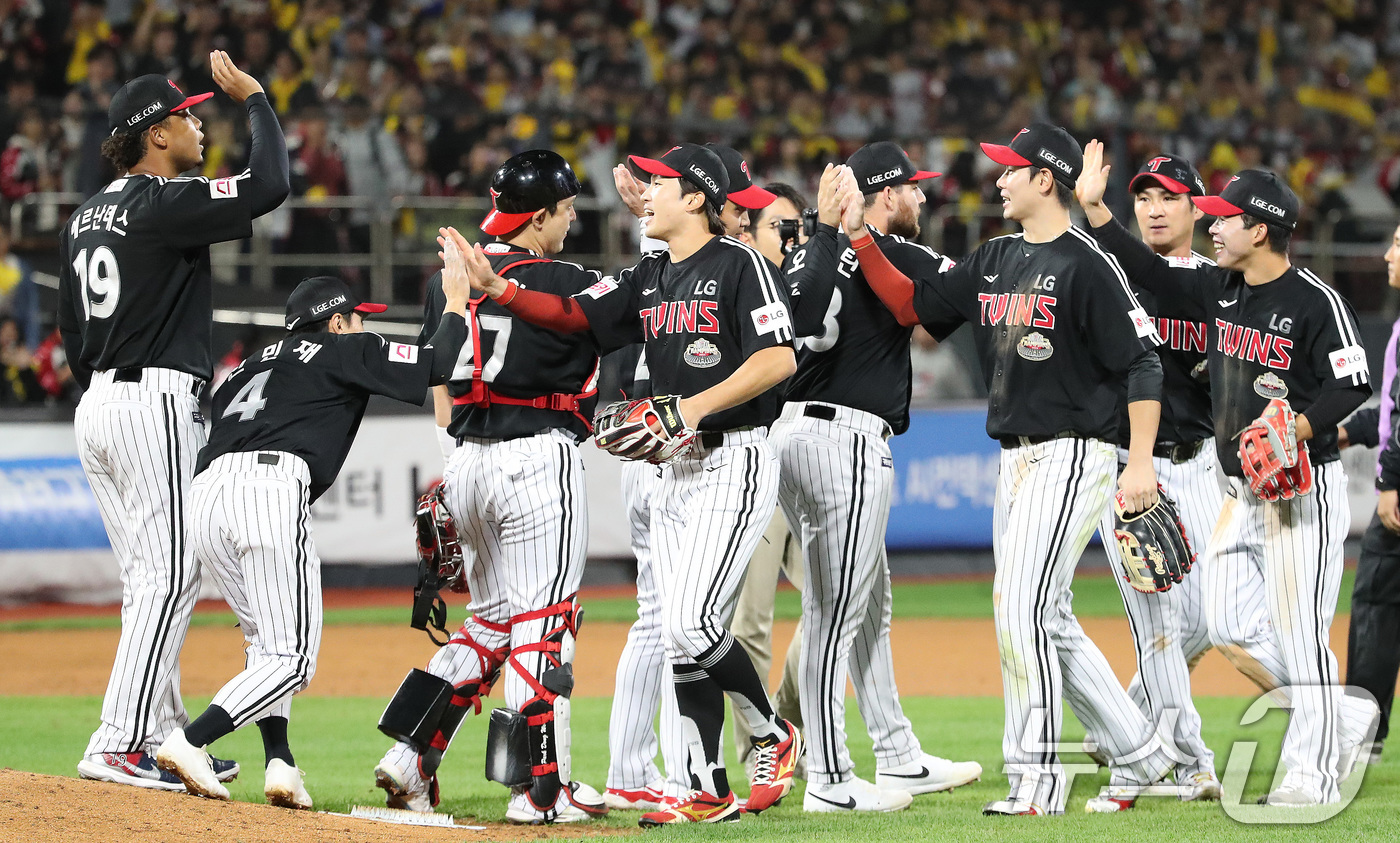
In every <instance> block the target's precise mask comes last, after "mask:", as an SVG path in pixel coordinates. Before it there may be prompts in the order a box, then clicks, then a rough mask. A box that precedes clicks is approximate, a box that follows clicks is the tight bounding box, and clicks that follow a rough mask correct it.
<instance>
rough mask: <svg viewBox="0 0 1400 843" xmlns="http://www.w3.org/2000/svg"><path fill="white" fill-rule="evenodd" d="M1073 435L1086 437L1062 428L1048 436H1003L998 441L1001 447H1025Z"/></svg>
mask: <svg viewBox="0 0 1400 843" xmlns="http://www.w3.org/2000/svg"><path fill="white" fill-rule="evenodd" d="M1075 437H1078V438H1081V439H1085V438H1088V437H1084V436H1080V435H1079V434H1078V433H1076V432H1075V431H1073V430H1062V431H1060V432H1059V433H1055V434H1051V435H1049V436H1003V437H1001V439H999V440H998V441H999V442H1001V447H1003V448H1026V447H1029V446H1031V445H1039V444H1041V443H1043V442H1052V441H1054V440H1056V439H1072V438H1075Z"/></svg>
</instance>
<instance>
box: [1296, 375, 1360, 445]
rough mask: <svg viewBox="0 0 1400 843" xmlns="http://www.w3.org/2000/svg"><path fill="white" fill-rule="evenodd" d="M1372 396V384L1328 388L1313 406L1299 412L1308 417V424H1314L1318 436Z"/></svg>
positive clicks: (1314, 432) (1315, 433)
mask: <svg viewBox="0 0 1400 843" xmlns="http://www.w3.org/2000/svg"><path fill="white" fill-rule="evenodd" d="M1370 397H1371V385H1370V384H1364V385H1362V386H1349V387H1346V388H1345V389H1328V390H1324V391H1323V392H1322V394H1321V395H1319V396H1317V400H1316V401H1314V402H1313V404H1312V406H1311V407H1309V408H1307V409H1306V410H1299V411H1298V412H1299V413H1300V414H1302V415H1305V416H1307V417H1308V424H1309V425H1311V426H1312V429H1313V435H1314V436H1316V435H1317V434H1318V433H1319V432H1321V431H1324V430H1331V429H1332V428H1334V427H1336V426H1337V424H1338V423H1339V422H1340V421H1341V420H1342V419H1344V418H1346V417H1347V416H1349V415H1351V414H1352V413H1353V412H1355V411H1356V408H1357V407H1360V406H1361V405H1362V404H1364V403H1366V399H1367V398H1370ZM1348 432H1350V431H1348Z"/></svg>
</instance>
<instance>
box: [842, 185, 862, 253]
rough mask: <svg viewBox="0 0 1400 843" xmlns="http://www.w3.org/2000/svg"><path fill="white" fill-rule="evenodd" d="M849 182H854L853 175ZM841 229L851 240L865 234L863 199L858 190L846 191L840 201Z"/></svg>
mask: <svg viewBox="0 0 1400 843" xmlns="http://www.w3.org/2000/svg"><path fill="white" fill-rule="evenodd" d="M851 180H852V181H854V180H855V176H854V175H853V176H852V177H851ZM841 227H842V228H843V229H845V231H846V236H847V237H849V238H851V239H852V240H855V239H856V238H858V237H860V236H861V234H863V233H864V232H865V197H864V196H862V195H861V193H860V191H859V190H848V191H847V192H846V195H845V196H844V197H843V198H842V199H841Z"/></svg>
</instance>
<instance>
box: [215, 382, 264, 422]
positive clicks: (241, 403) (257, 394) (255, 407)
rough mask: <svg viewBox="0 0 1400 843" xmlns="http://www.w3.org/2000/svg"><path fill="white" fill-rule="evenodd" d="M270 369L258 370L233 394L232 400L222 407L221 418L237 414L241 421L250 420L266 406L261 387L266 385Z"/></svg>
mask: <svg viewBox="0 0 1400 843" xmlns="http://www.w3.org/2000/svg"><path fill="white" fill-rule="evenodd" d="M271 374H272V370H271V369H268V370H267V371H265V372H258V373H257V374H256V375H253V377H252V378H251V379H250V380H249V381H248V382H247V383H246V384H244V385H243V388H242V389H240V390H238V394H237V395H235V396H233V400H232V401H230V402H229V405H228V406H227V407H225V408H224V414H223V416H221V418H225V419H226V418H228V417H229V416H238V420H239V421H241V422H245V421H252V420H253V419H254V417H256V416H257V414H258V411H259V410H261V409H262V408H263V407H266V406H267V399H266V398H264V397H263V387H265V386H267V378H268V375H271Z"/></svg>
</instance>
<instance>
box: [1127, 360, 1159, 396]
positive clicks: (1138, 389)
mask: <svg viewBox="0 0 1400 843" xmlns="http://www.w3.org/2000/svg"><path fill="white" fill-rule="evenodd" d="M1161 400H1162V360H1161V358H1160V357H1158V356H1157V352H1156V351H1151V350H1149V351H1144V352H1142V353H1141V354H1139V355H1138V356H1137V357H1135V358H1133V365H1132V366H1130V367H1128V403H1129V404H1131V403H1133V402H1134V401H1161Z"/></svg>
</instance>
